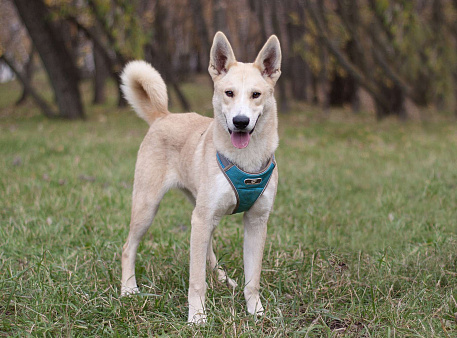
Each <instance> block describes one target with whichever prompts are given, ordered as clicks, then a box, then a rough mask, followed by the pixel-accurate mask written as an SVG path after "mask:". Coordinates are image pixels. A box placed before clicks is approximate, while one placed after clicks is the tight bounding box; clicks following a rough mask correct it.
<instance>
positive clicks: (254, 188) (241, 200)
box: [216, 152, 276, 214]
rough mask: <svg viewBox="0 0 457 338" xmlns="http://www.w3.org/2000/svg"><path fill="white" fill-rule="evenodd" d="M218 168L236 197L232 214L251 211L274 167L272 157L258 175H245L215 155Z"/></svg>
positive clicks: (227, 161)
mask: <svg viewBox="0 0 457 338" xmlns="http://www.w3.org/2000/svg"><path fill="white" fill-rule="evenodd" d="M216 157H217V163H218V164H219V168H220V169H221V170H222V172H223V173H224V176H225V177H226V178H227V180H228V181H229V183H230V185H231V186H232V188H233V191H234V192H235V196H236V207H235V209H233V212H232V214H237V213H240V212H244V211H247V210H249V209H251V207H252V206H253V205H254V203H255V201H257V199H258V198H259V197H260V196H261V195H262V194H263V192H264V191H265V189H266V187H267V185H268V182H270V178H271V174H272V173H273V169H274V168H275V167H276V162H275V157H274V155H273V156H272V157H271V158H270V160H269V161H268V164H267V165H266V166H265V167H264V168H263V169H262V170H260V171H259V172H258V173H247V172H245V171H243V170H241V169H240V168H238V167H237V166H236V165H235V164H233V163H232V162H230V161H229V160H228V159H227V158H225V157H224V156H223V155H222V154H219V153H218V152H217V153H216Z"/></svg>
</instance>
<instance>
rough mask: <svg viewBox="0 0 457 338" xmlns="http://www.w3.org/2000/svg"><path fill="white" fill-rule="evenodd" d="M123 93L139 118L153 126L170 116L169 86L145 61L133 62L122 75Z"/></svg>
mask: <svg viewBox="0 0 457 338" xmlns="http://www.w3.org/2000/svg"><path fill="white" fill-rule="evenodd" d="M121 80H122V85H121V88H122V92H123V93H124V96H125V98H126V99H127V101H128V102H129V103H130V105H131V106H132V107H133V109H135V111H136V113H137V114H138V116H139V117H141V118H142V119H143V120H145V121H146V122H147V123H148V124H149V125H151V124H152V123H153V122H154V120H156V119H157V118H159V117H162V116H165V115H167V114H169V112H168V95H167V86H166V85H165V82H163V79H162V77H161V76H160V74H159V72H158V71H157V70H155V69H154V68H153V67H152V66H151V65H150V64H149V63H147V62H145V61H132V62H129V63H128V64H127V66H125V68H124V71H123V72H122V75H121Z"/></svg>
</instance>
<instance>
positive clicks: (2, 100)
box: [0, 81, 457, 337]
mask: <svg viewBox="0 0 457 338" xmlns="http://www.w3.org/2000/svg"><path fill="white" fill-rule="evenodd" d="M208 84H209V82H205V81H202V83H199V85H198V86H195V85H193V84H188V85H186V86H185V88H184V89H185V90H186V91H187V92H188V93H190V94H191V99H192V100H193V101H192V103H193V107H195V108H198V109H197V111H203V112H205V113H206V114H210V113H211V111H210V106H208V104H209V102H210V96H209V95H210V92H211V90H210V88H209V87H208ZM84 91H85V94H86V95H85V97H88V96H89V95H88V91H89V88H88V87H85V88H84ZM0 93H1V95H0V161H1V166H0V222H1V225H0V336H17V337H24V336H119V337H125V336H159V335H165V336H168V335H171V336H175V335H177V336H216V335H218V336H220V335H222V336H240V337H250V336H308V337H322V336H324V337H343V336H344V337H456V336H457V301H456V300H457V289H456V285H457V256H456V247H457V227H456V223H457V208H456V202H457V201H456V190H457V189H456V188H457V169H456V158H457V125H456V124H455V123H454V122H449V121H443V120H441V121H440V119H438V120H437V121H434V122H429V123H426V124H425V123H421V122H413V121H412V122H408V123H399V122H397V121H384V122H381V123H377V122H375V121H373V119H372V117H371V116H370V115H369V114H363V115H362V116H358V117H354V116H352V115H351V114H350V113H349V112H346V111H344V110H342V111H341V110H340V111H334V112H332V114H331V116H330V118H326V119H322V118H320V117H319V116H320V113H319V112H318V111H317V110H315V109H314V108H311V107H306V112H303V108H302V107H300V106H298V105H297V106H295V109H294V110H295V112H294V113H291V114H289V115H287V116H281V119H280V125H281V130H280V136H281V145H280V148H279V150H278V152H277V154H276V156H277V161H278V165H279V170H280V185H279V191H278V195H277V199H276V203H275V210H274V212H273V214H272V215H271V218H270V222H269V230H268V239H267V244H266V250H265V256H264V264H263V268H264V269H263V273H262V282H261V286H262V297H263V299H264V305H266V315H265V316H264V317H263V318H261V319H260V320H258V321H255V320H254V319H253V318H252V317H251V316H249V315H247V314H246V311H245V304H244V298H243V292H242V289H241V288H238V289H236V290H235V292H234V293H232V292H231V291H229V290H228V289H227V288H226V287H225V286H223V285H220V284H218V283H217V282H216V281H215V280H214V278H213V277H212V276H211V275H210V274H208V284H209V289H208V295H207V297H208V299H207V307H208V310H209V313H210V315H209V322H208V324H207V325H205V326H202V327H195V326H189V325H187V324H186V314H187V304H186V302H187V284H188V255H189V234H190V215H191V211H192V209H191V206H190V205H189V204H188V203H187V202H186V200H185V198H184V197H183V196H181V194H180V193H178V192H174V191H173V192H170V193H169V194H168V195H167V196H166V197H165V199H164V201H163V202H162V205H161V209H160V211H159V213H158V216H157V218H156V220H155V221H154V224H153V226H152V227H151V229H150V230H149V232H148V234H147V235H146V236H145V239H144V240H143V242H142V244H141V246H140V249H139V255H138V259H137V278H138V282H139V285H140V287H141V290H142V292H143V293H142V294H140V295H139V296H135V297H130V298H119V284H120V253H121V247H122V245H123V242H124V240H125V238H126V236H127V232H128V223H129V215H130V202H131V198H130V195H131V187H132V182H133V170H134V165H135V159H136V153H137V150H138V147H139V144H140V142H141V140H142V137H143V136H144V134H145V133H146V129H147V126H146V124H145V123H144V122H143V121H141V120H139V119H138V118H137V117H136V116H135V115H134V114H133V113H132V112H129V111H128V110H127V109H124V110H119V109H117V108H115V106H114V102H115V98H114V97H113V98H112V99H111V100H110V101H109V102H108V103H107V104H106V105H104V106H100V107H91V106H90V105H87V106H88V109H87V113H88V121H85V122H65V121H50V120H46V119H44V118H42V117H41V116H40V115H39V114H38V113H37V112H36V110H35V108H34V107H33V106H32V105H26V106H24V107H21V108H17V109H16V108H14V107H13V102H14V100H15V99H16V97H17V96H18V95H19V94H20V90H19V86H18V85H17V84H16V83H13V84H11V83H10V84H3V85H0ZM49 96H50V95H49ZM174 109H178V107H175V106H174ZM241 224H242V223H241V217H240V216H239V215H237V216H231V217H227V218H225V219H224V220H223V221H222V222H221V224H220V225H219V227H218V229H217V232H216V246H215V249H216V254H217V256H218V258H219V259H220V262H221V264H222V265H224V266H225V267H226V268H227V271H228V273H229V275H230V276H232V277H233V278H235V279H236V280H237V281H238V283H239V284H242V280H243V271H242V233H243V232H242V225H241Z"/></svg>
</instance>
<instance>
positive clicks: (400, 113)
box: [375, 86, 408, 120]
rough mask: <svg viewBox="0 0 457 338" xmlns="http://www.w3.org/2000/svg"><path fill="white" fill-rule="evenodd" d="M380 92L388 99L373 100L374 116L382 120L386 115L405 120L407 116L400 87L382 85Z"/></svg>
mask: <svg viewBox="0 0 457 338" xmlns="http://www.w3.org/2000/svg"><path fill="white" fill-rule="evenodd" d="M382 92H383V95H384V97H388V98H389V100H386V101H384V102H380V101H377V100H375V106H376V118H377V119H378V120H382V119H384V118H386V117H388V116H397V117H398V118H400V119H401V120H406V119H407V117H408V116H407V114H406V107H405V94H404V93H403V92H402V90H401V88H399V87H398V86H393V87H383V88H382ZM386 103H387V105H386Z"/></svg>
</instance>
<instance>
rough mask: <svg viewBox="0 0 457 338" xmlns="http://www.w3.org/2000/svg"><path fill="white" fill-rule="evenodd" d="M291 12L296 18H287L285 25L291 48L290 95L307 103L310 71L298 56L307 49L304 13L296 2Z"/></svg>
mask: <svg viewBox="0 0 457 338" xmlns="http://www.w3.org/2000/svg"><path fill="white" fill-rule="evenodd" d="M291 10H292V11H293V14H294V15H296V16H297V18H296V19H295V20H294V19H293V18H289V21H288V25H287V26H288V34H289V37H290V46H291V51H290V54H291V57H290V76H289V77H290V81H291V84H292V95H293V97H294V98H295V99H297V100H304V101H307V100H308V86H309V81H310V76H309V75H310V74H309V73H310V70H309V67H308V64H307V63H306V62H305V60H304V59H303V58H302V56H301V55H300V51H302V50H303V49H305V50H306V48H307V45H306V42H305V41H304V39H303V37H304V36H305V34H306V26H305V15H304V14H305V13H304V11H303V10H302V9H301V8H300V6H299V5H298V3H297V2H296V1H294V3H293V7H291Z"/></svg>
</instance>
